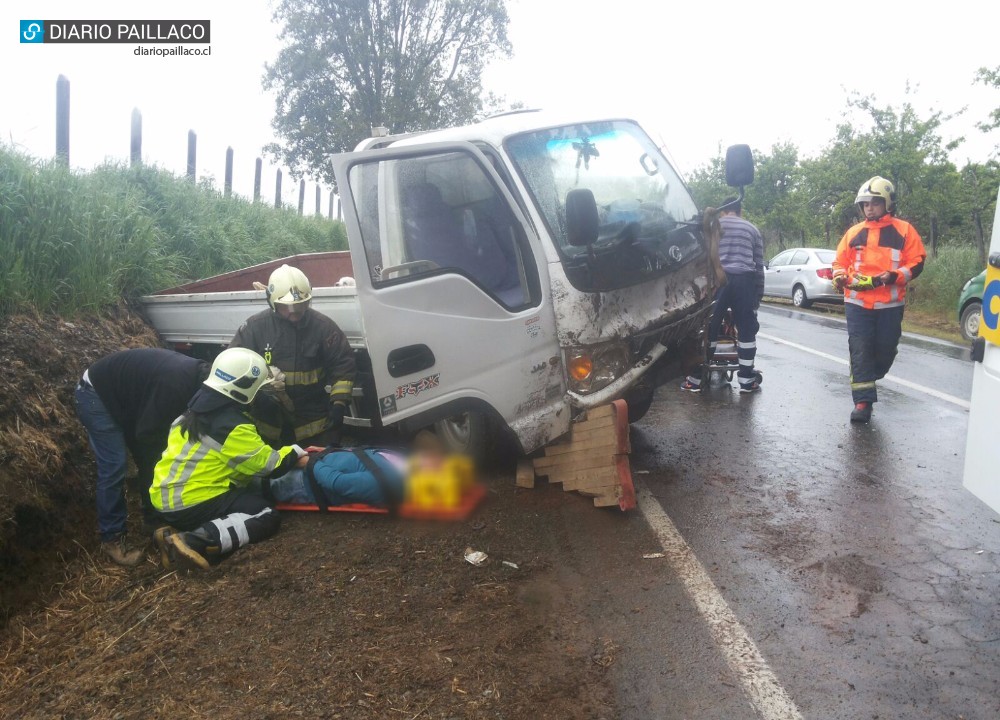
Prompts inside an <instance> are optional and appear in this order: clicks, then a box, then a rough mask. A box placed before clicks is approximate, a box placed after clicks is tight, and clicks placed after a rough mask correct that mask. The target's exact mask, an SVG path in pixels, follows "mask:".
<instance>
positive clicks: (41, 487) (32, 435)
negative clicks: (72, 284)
mask: <svg viewBox="0 0 1000 720" xmlns="http://www.w3.org/2000/svg"><path fill="white" fill-rule="evenodd" d="M156 345H158V340H157V337H156V333H155V332H153V331H152V330H151V329H150V328H149V327H148V326H147V325H145V324H144V323H143V321H142V320H141V318H139V317H138V316H136V315H135V314H133V313H130V312H128V311H127V310H124V309H123V310H121V311H119V312H117V313H114V314H113V315H112V316H110V317H104V318H87V319H81V320H74V321H72V322H68V321H64V320H62V319H60V318H53V317H31V316H24V315H21V316H14V317H11V318H8V319H6V320H4V321H2V323H0V367H2V368H3V371H4V382H3V383H0V627H2V626H3V624H5V622H6V620H7V618H8V617H9V616H10V615H11V613H13V612H16V611H17V610H19V609H20V608H22V607H23V606H24V605H25V604H26V603H28V602H30V601H31V600H32V599H33V598H35V597H37V596H38V594H39V593H40V592H44V590H45V588H47V587H51V585H52V584H53V582H54V581H55V580H57V579H58V578H61V577H62V575H63V566H64V564H65V559H67V558H72V557H75V556H76V555H77V554H78V553H79V552H80V551H81V548H86V549H88V550H93V549H95V548H96V546H97V531H96V528H97V525H96V520H95V514H94V461H93V456H92V455H91V453H90V450H89V448H88V447H87V434H86V432H85V431H84V429H83V427H82V426H81V425H80V422H79V421H78V420H77V417H76V411H75V408H74V400H73V389H74V388H75V387H76V383H77V381H78V380H79V379H80V376H81V375H82V374H83V371H84V370H85V369H86V368H87V367H88V366H89V365H90V364H91V363H92V362H94V361H95V360H97V359H98V358H100V357H103V356H104V355H107V354H109V353H112V352H114V351H116V350H121V349H123V348H129V347H148V346H156Z"/></svg>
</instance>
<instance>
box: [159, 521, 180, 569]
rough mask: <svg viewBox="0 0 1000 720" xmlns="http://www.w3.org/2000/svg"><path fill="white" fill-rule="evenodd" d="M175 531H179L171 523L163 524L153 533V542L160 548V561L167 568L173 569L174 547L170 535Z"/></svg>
mask: <svg viewBox="0 0 1000 720" xmlns="http://www.w3.org/2000/svg"><path fill="white" fill-rule="evenodd" d="M175 532H177V531H176V530H174V529H173V528H172V527H170V526H169V525H163V526H161V527H158V528H156V531H155V532H154V533H153V542H155V543H156V547H158V548H159V549H160V563H161V564H162V565H163V567H164V568H165V569H167V570H171V569H173V567H174V558H173V549H174V548H173V543H171V542H170V536H171V535H173V534H174V533H175Z"/></svg>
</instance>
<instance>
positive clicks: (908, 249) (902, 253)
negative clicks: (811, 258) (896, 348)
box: [833, 215, 927, 310]
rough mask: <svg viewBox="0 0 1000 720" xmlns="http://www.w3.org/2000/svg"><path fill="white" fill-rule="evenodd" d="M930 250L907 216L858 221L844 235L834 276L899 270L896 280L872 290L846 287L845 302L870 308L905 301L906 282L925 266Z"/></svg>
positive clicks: (876, 273)
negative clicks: (904, 217)
mask: <svg viewBox="0 0 1000 720" xmlns="http://www.w3.org/2000/svg"><path fill="white" fill-rule="evenodd" d="M926 257H927V252H926V251H925V250H924V242H923V240H921V239H920V235H919V234H918V233H917V231H916V229H915V228H914V227H913V226H912V225H910V223H908V222H906V221H905V220H900V219H899V218H896V217H893V216H892V215H883V216H882V217H881V218H879V219H878V220H866V221H864V222H861V223H858V224H857V225H855V226H854V227H852V228H851V229H850V230H848V231H847V232H846V233H844V237H843V238H841V240H840V243H839V244H838V245H837V257H836V258H835V259H834V261H833V276H834V277H835V278H836V277H838V276H845V275H846V277H847V281H848V284H850V282H851V280H853V278H854V277H855V276H858V275H868V276H871V277H875V276H876V275H881V274H882V273H884V272H886V271H890V272H894V273H896V279H895V281H893V282H891V283H889V284H887V285H882V286H880V287H875V288H871V289H869V290H848V289H845V290H844V302H848V303H853V304H855V305H862V306H863V307H866V308H868V309H869V310H872V309H878V308H886V307H894V306H897V305H902V304H903V302H904V300H905V298H906V283H908V282H909V281H910V280H913V279H914V278H915V277H917V275H919V274H920V273H921V272H922V271H923V269H924V259H925V258H926Z"/></svg>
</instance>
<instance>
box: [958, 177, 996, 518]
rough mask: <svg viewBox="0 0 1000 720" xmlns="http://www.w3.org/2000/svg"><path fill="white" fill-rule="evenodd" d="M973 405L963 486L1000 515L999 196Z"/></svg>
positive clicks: (975, 355)
mask: <svg viewBox="0 0 1000 720" xmlns="http://www.w3.org/2000/svg"><path fill="white" fill-rule="evenodd" d="M972 359H973V360H974V361H975V363H976V364H975V367H974V369H973V373H972V404H971V407H970V409H969V431H968V435H967V438H966V446H965V478H964V485H965V487H966V488H968V489H969V490H970V491H971V492H972V493H973V494H974V495H976V496H977V497H978V498H979V499H981V500H982V501H983V502H985V503H986V504H987V505H989V506H990V507H991V508H993V510H995V511H996V512H998V513H1000V441H998V439H997V430H998V428H1000V193H998V195H997V207H996V211H995V214H994V216H993V235H992V238H991V240H990V254H989V258H988V260H987V263H986V281H985V282H984V284H983V309H982V313H981V315H980V319H979V337H977V338H975V339H974V340H973V342H972Z"/></svg>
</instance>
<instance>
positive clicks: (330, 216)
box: [326, 190, 333, 220]
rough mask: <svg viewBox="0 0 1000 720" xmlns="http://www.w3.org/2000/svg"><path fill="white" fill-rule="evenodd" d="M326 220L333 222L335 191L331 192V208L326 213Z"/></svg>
mask: <svg viewBox="0 0 1000 720" xmlns="http://www.w3.org/2000/svg"><path fill="white" fill-rule="evenodd" d="M326 219H327V220H333V190H330V208H329V209H328V210H327V212H326Z"/></svg>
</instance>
